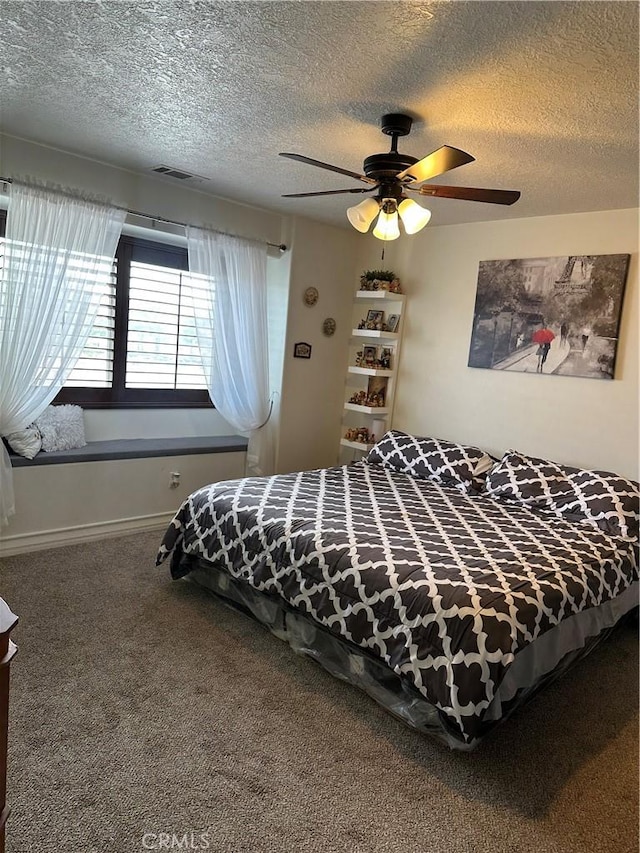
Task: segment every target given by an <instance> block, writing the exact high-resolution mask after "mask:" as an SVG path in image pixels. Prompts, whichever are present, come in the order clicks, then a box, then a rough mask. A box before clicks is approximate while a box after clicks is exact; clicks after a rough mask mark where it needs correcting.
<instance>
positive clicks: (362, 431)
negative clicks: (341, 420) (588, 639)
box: [344, 427, 374, 444]
mask: <svg viewBox="0 0 640 853" xmlns="http://www.w3.org/2000/svg"><path fill="white" fill-rule="evenodd" d="M344 437H345V438H346V440H347V441H357V442H358V443H359V444H370V443H372V442H373V440H374V438H373V435H371V434H370V433H369V430H368V428H367V427H353V428H350V429H348V430H347V431H346V432H345V434H344Z"/></svg>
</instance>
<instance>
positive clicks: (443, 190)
mask: <svg viewBox="0 0 640 853" xmlns="http://www.w3.org/2000/svg"><path fill="white" fill-rule="evenodd" d="M407 189H408V188H407ZM420 195H430V196H435V197H436V198H459V199H462V200H463V201H484V202H486V203H487V204H515V202H516V201H518V199H519V198H520V193H519V192H518V191H517V190H489V189H480V188H478V187H442V186H436V185H435V184H425V185H424V186H422V187H420Z"/></svg>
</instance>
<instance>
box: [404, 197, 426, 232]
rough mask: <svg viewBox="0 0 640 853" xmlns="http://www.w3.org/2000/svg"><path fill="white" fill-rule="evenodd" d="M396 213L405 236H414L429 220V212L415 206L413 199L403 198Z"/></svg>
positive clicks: (417, 205) (424, 208)
mask: <svg viewBox="0 0 640 853" xmlns="http://www.w3.org/2000/svg"><path fill="white" fill-rule="evenodd" d="M398 213H399V214H400V219H402V224H403V225H404V230H405V231H406V232H407V234H416V233H417V232H418V231H420V230H421V229H422V228H424V226H425V225H426V224H427V222H428V221H429V220H430V219H431V211H430V210H427V208H426V207H421V206H420V205H419V204H416V203H415V201H413V199H410V198H405V200H404V201H401V202H400V204H399V205H398Z"/></svg>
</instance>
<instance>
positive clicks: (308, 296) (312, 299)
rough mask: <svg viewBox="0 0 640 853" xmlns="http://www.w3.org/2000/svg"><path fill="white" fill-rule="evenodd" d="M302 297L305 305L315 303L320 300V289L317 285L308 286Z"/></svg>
mask: <svg viewBox="0 0 640 853" xmlns="http://www.w3.org/2000/svg"><path fill="white" fill-rule="evenodd" d="M302 298H303V299H304V304H305V305H315V304H316V302H317V301H318V289H317V288H316V287H308V288H307V289H306V290H305V292H304V296H303V297H302Z"/></svg>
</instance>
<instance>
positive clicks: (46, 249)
mask: <svg viewBox="0 0 640 853" xmlns="http://www.w3.org/2000/svg"><path fill="white" fill-rule="evenodd" d="M124 217H125V212H124V211H123V210H118V209H116V208H113V207H111V206H109V205H105V204H101V203H100V204H99V203H96V202H93V201H88V200H85V199H81V198H77V197H74V196H73V195H72V194H70V193H66V192H61V191H58V190H57V189H56V190H53V189H50V188H47V187H43V186H24V185H21V184H19V183H14V184H12V187H11V196H10V199H9V209H8V213H7V228H6V239H5V244H4V259H3V264H2V275H1V278H0V435H8V434H9V433H12V432H16V431H17V430H21V429H24V428H25V427H26V426H28V425H29V424H30V423H31V422H32V421H33V420H34V419H35V418H37V417H38V415H40V414H41V413H42V412H43V411H44V409H45V408H46V407H47V406H48V405H49V403H50V402H51V400H53V398H54V397H55V396H56V394H57V393H58V391H59V390H60V389H61V388H62V386H63V385H64V383H65V380H66V378H67V376H68V375H69V373H70V372H71V370H72V369H73V366H74V365H75V363H76V361H77V360H78V358H79V356H80V354H81V352H82V349H83V347H84V345H85V343H86V340H87V337H88V336H89V333H90V331H91V327H92V326H93V322H94V320H95V317H96V313H97V311H98V307H99V305H100V300H101V299H102V296H103V293H104V291H105V288H106V286H107V283H108V281H109V276H110V274H111V267H112V264H113V257H114V254H115V250H116V246H117V244H118V238H119V236H120V232H121V230H122V225H123V222H124ZM0 445H1V449H0V526H1V525H2V524H6V522H7V520H8V518H9V516H10V515H13V513H14V511H15V508H14V498H13V476H12V470H11V461H10V459H9V455H8V453H7V450H6V448H5V446H4V443H3V442H2V441H0Z"/></svg>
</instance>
